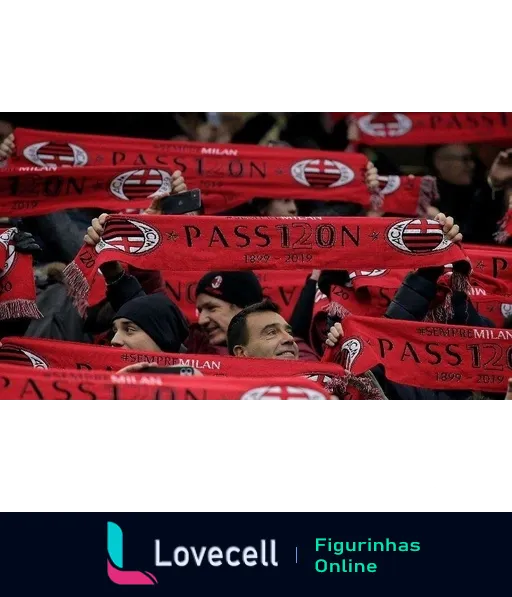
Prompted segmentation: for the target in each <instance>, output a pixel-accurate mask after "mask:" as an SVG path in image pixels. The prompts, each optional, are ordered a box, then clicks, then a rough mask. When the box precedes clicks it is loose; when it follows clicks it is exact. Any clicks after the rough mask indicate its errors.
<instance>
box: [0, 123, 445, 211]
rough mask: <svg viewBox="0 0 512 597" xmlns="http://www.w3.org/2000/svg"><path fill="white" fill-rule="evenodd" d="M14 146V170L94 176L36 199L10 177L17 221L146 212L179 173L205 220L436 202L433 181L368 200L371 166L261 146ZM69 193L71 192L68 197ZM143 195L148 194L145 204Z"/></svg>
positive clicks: (86, 140)
mask: <svg viewBox="0 0 512 597" xmlns="http://www.w3.org/2000/svg"><path fill="white" fill-rule="evenodd" d="M16 147H17V151H18V157H17V158H16V159H15V160H13V165H14V166H19V167H20V168H19V170H23V171H25V172H26V170H25V168H26V167H27V166H28V167H31V169H34V165H35V166H38V167H46V168H55V167H61V166H67V167H77V166H86V167H87V169H88V172H90V173H91V174H90V176H91V177H92V173H94V178H95V180H93V181H92V182H91V183H90V184H86V183H83V187H84V188H83V190H82V191H81V192H80V193H78V192H77V191H76V190H75V188H73V187H79V188H81V187H82V182H81V180H82V177H80V175H79V174H77V173H76V170H75V168H73V173H74V175H73V176H71V175H70V174H64V173H63V174H62V178H63V182H61V183H59V182H58V180H59V177H58V176H57V175H56V173H54V174H53V176H51V177H50V180H51V181H53V182H51V183H50V182H46V183H44V185H47V186H48V188H49V190H50V191H51V192H53V193H57V192H58V188H57V187H58V186H59V185H60V191H59V193H58V194H57V195H50V196H45V195H44V194H43V195H41V196H40V197H39V198H37V197H36V196H35V195H34V192H35V191H34V190H33V189H34V187H36V185H39V186H43V192H44V185H43V183H40V182H37V181H35V182H32V180H33V179H34V176H35V175H32V176H27V178H28V180H29V181H30V182H26V183H24V185H25V188H26V187H27V186H28V185H30V186H29V187H28V190H29V191H30V192H31V193H32V196H31V197H28V196H26V195H23V194H22V189H21V188H19V189H18V188H17V186H18V187H21V183H20V182H16V180H17V178H16V171H14V172H12V175H11V177H10V178H11V182H10V183H4V184H8V186H9V189H10V190H13V189H14V190H16V192H17V195H16V198H17V199H18V201H17V202H16V203H14V202H11V204H8V202H5V203H6V205H4V207H5V209H14V210H15V211H16V214H19V213H20V212H19V209H21V208H22V207H23V204H24V202H25V203H29V204H30V205H31V206H32V209H37V210H43V209H50V202H51V203H54V204H55V203H56V201H57V200H58V198H59V197H61V198H62V197H65V201H66V202H68V201H72V202H73V204H72V206H73V207H85V206H93V207H101V208H104V209H113V210H116V209H122V208H121V207H120V205H121V203H120V201H121V202H122V201H130V208H144V207H147V204H148V202H147V200H146V201H145V199H146V198H147V196H148V195H150V194H151V193H155V192H159V193H160V192H165V191H166V184H165V183H166V181H167V180H168V176H169V175H170V173H171V172H172V171H173V170H175V169H179V170H181V171H182V172H183V174H184V176H185V178H186V180H187V184H188V185H189V187H199V188H200V189H201V191H202V195H203V203H204V207H205V213H207V214H216V213H220V212H223V211H226V210H228V209H232V208H234V207H237V206H239V205H241V204H243V203H246V202H247V201H250V200H251V199H253V198H254V197H268V198H273V199H282V198H285V199H288V198H293V199H318V200H322V201H331V200H333V201H351V202H353V203H358V204H360V205H362V206H364V207H373V208H375V209H377V208H382V203H383V200H385V201H386V206H385V209H386V211H387V212H389V213H393V214H401V215H410V216H414V215H424V214H425V209H426V207H428V205H430V203H431V202H432V200H433V199H435V198H436V196H437V193H436V192H435V184H434V183H433V182H432V180H433V179H432V178H431V177H424V178H423V179H422V178H421V177H420V178H416V179H415V180H414V182H412V181H410V180H408V179H406V178H405V177H393V176H391V177H383V178H382V181H381V186H382V193H381V192H378V193H375V194H370V193H369V192H368V190H367V188H366V185H365V183H364V173H365V168H366V164H367V163H368V160H367V159H366V158H365V157H364V156H363V155H361V154H349V153H340V152H335V153H332V152H325V151H318V150H314V151H313V150H309V149H308V150H304V149H291V148H290V149H288V148H282V147H280V148H277V147H263V146H258V145H223V144H215V143H210V144H202V143H192V142H187V143H182V142H180V143H173V142H165V143H164V142H162V141H151V140H145V139H127V138H122V137H103V136H96V135H74V134H70V133H52V132H47V131H32V130H28V129H17V130H16ZM98 166H101V167H100V168H98ZM108 166H117V168H114V169H112V168H111V169H109V168H108ZM130 166H131V167H130ZM133 166H137V169H134V168H133ZM29 172H30V171H29ZM20 174H21V173H20ZM82 176H84V175H82ZM388 179H389V180H388ZM100 181H102V182H101V183H100ZM113 181H116V182H113ZM1 184H2V181H1V179H0V185H1ZM112 185H114V187H115V188H114V189H111V187H112ZM68 187H70V188H69V190H70V192H69V193H67V192H66V191H67V189H68ZM91 187H92V188H91ZM145 190H146V191H148V192H147V193H146V195H145V196H144V197H142V196H141V195H142V194H143V192H144V191H145ZM100 191H101V192H100ZM114 191H116V192H114ZM112 195H114V196H112ZM0 197H1V193H0ZM63 200H64V199H63ZM35 203H37V205H35ZM78 203H80V205H78ZM0 205H2V203H1V202H0ZM61 205H62V202H61ZM13 206H15V207H13ZM109 206H111V207H109ZM5 209H4V213H7V212H5ZM25 209H28V206H27V207H26V208H25ZM54 209H55V208H54ZM33 213H36V212H33ZM37 213H44V212H43V211H39V212H37Z"/></svg>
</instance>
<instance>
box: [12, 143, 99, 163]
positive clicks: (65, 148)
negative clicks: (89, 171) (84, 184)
mask: <svg viewBox="0 0 512 597" xmlns="http://www.w3.org/2000/svg"><path fill="white" fill-rule="evenodd" d="M23 155H24V156H25V157H26V158H27V160H28V161H29V162H32V163H33V164H35V165H36V166H39V167H41V168H57V166H59V167H63V166H67V167H69V166H85V165H86V164H87V154H86V153H85V151H84V150H83V149H82V148H81V147H78V145H74V144H73V143H53V142H52V141H44V142H43V143H34V145H29V146H28V147H25V149H24V150H23Z"/></svg>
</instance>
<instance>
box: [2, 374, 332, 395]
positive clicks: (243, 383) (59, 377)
mask: <svg viewBox="0 0 512 597" xmlns="http://www.w3.org/2000/svg"><path fill="white" fill-rule="evenodd" d="M330 399H331V397H330V395H329V394H328V393H327V392H326V391H325V390H323V389H322V388H321V387H320V386H319V385H318V384H317V383H315V382H313V381H310V380H308V379H301V380H300V381H298V380H297V378H283V377H281V376H280V377H276V378H273V379H272V382H271V384H268V385H263V382H262V380H261V379H258V378H254V379H251V378H243V379H242V378H235V377H224V378H222V379H217V378H215V377H207V378H205V377H195V376H194V377H191V376H178V375H165V374H164V375H162V374H152V373H151V370H148V371H147V372H144V373H134V374H126V375H123V374H116V373H104V372H99V371H73V370H65V369H51V370H47V371H43V370H41V369H33V370H32V371H31V372H30V374H28V375H27V372H26V370H24V369H22V368H21V367H2V368H1V369H0V400H330Z"/></svg>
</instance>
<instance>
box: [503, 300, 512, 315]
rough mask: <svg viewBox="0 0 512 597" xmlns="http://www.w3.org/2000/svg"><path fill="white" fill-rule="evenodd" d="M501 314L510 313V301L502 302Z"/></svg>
mask: <svg viewBox="0 0 512 597" xmlns="http://www.w3.org/2000/svg"><path fill="white" fill-rule="evenodd" d="M501 314H502V315H503V317H509V316H510V315H512V305H511V304H510V303H502V305H501Z"/></svg>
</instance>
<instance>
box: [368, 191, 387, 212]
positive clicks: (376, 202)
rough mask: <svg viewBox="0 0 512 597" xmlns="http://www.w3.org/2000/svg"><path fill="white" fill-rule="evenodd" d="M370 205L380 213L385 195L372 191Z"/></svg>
mask: <svg viewBox="0 0 512 597" xmlns="http://www.w3.org/2000/svg"><path fill="white" fill-rule="evenodd" d="M370 205H371V206H372V209H373V210H374V211H380V210H381V209H382V206H383V205H384V195H383V194H382V193H381V192H380V191H371V193H370Z"/></svg>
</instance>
